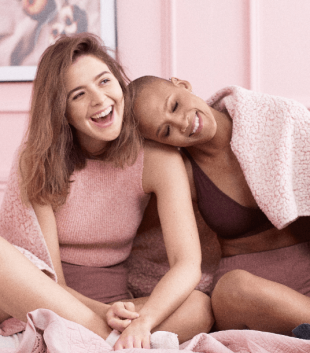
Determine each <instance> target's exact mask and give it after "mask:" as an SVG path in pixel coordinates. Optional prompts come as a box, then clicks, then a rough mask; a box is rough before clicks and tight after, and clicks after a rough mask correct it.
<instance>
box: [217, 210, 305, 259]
mask: <svg viewBox="0 0 310 353" xmlns="http://www.w3.org/2000/svg"><path fill="white" fill-rule="evenodd" d="M218 240H219V243H220V246H221V251H222V257H227V256H233V255H241V254H250V253H255V252H260V251H268V250H275V249H280V248H285V247H287V246H292V245H295V244H299V243H302V242H305V241H309V240H310V220H309V217H303V218H300V219H299V220H297V221H296V222H294V223H292V224H291V225H289V226H288V227H286V228H284V229H281V230H279V229H277V228H271V229H268V230H266V231H265V232H262V233H259V234H255V235H252V236H249V237H245V238H238V239H223V238H218Z"/></svg>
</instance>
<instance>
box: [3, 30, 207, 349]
mask: <svg viewBox="0 0 310 353" xmlns="http://www.w3.org/2000/svg"><path fill="white" fill-rule="evenodd" d="M127 83H128V80H127V77H126V75H125V73H124V71H123V69H122V67H121V66H120V64H119V63H118V62H117V61H116V60H114V59H113V58H112V57H111V56H110V55H109V54H108V53H107V50H106V48H105V47H104V46H103V45H102V43H101V42H100V41H99V39H98V38H97V37H95V36H93V35H90V34H80V35H74V36H69V37H66V36H64V37H62V38H60V39H59V40H58V41H56V43H55V44H53V45H52V46H50V47H49V48H48V49H47V50H46V51H45V52H44V54H43V56H42V58H41V61H40V64H39V66H38V71H37V75H36V79H35V81H34V87H33V95H32V103H31V112H30V122H29V127H28V130H27V134H26V137H25V139H24V142H23V144H22V146H21V149H20V158H19V161H20V162H19V168H18V169H17V170H15V172H14V173H15V174H14V173H12V180H13V179H14V177H15V181H16V180H18V181H19V184H18V190H17V189H14V187H13V186H12V187H10V186H9V188H8V192H7V196H6V197H5V199H4V202H3V206H2V211H1V212H2V215H3V216H4V219H5V218H7V219H10V220H12V222H11V221H10V222H7V223H5V222H4V221H3V222H2V225H1V227H0V229H1V235H2V236H3V237H5V238H6V239H7V240H8V241H9V242H11V243H13V244H14V245H16V246H18V247H19V249H20V248H22V249H21V250H23V249H24V250H25V251H26V252H27V251H28V252H29V251H30V252H31V253H32V255H35V257H36V261H37V262H36V261H34V262H35V263H38V262H40V261H41V265H42V261H43V262H44V263H45V265H44V266H43V267H41V269H43V270H44V272H46V273H49V275H50V276H51V277H53V278H57V284H56V283H55V282H53V281H51V280H50V279H49V278H48V277H47V276H46V275H45V274H43V273H42V272H40V271H38V270H37V269H35V268H33V267H32V265H31V264H30V263H28V262H27V260H26V259H25V258H23V257H22V258H21V257H20V256H19V253H18V252H17V251H16V250H15V249H10V246H9V244H8V243H6V241H5V240H3V247H4V249H6V248H7V249H8V252H9V253H10V254H11V255H12V256H13V258H14V259H16V262H19V263H20V264H24V265H22V266H23V268H21V273H23V278H25V279H27V278H31V281H30V282H27V281H26V280H23V281H22V282H21V283H20V285H17V286H16V282H15V280H14V279H13V278H14V274H13V273H11V272H10V271H13V269H12V270H8V271H9V273H6V276H5V279H6V281H8V283H9V285H7V286H6V287H5V288H4V287H2V288H1V291H0V292H2V294H1V296H2V300H1V303H0V319H1V321H4V320H5V319H7V318H9V317H11V316H14V317H17V318H19V319H22V320H25V318H26V313H27V312H28V311H30V310H34V309H36V308H38V307H41V308H48V309H51V310H54V311H55V312H56V313H58V314H59V315H60V316H63V317H65V318H68V319H70V320H73V321H76V322H78V323H81V324H83V325H84V326H86V327H88V328H90V329H92V330H93V331H95V332H96V333H97V334H99V335H100V336H101V337H103V338H106V337H107V336H108V335H109V333H110V331H111V329H112V328H114V329H117V330H119V331H122V334H121V336H120V338H119V339H118V341H117V343H116V345H115V349H121V348H131V347H138V348H139V347H145V348H148V347H149V345H150V333H151V332H152V331H154V330H167V331H173V332H176V333H178V334H179V339H180V341H181V342H182V341H185V340H187V339H189V338H191V337H192V336H193V335H195V334H197V333H199V332H206V331H208V330H209V329H210V327H211V325H212V323H213V319H212V314H211V311H210V302H209V298H208V297H207V296H206V295H204V294H203V293H199V292H195V291H193V290H194V288H195V286H196V284H197V283H198V282H199V279H200V275H201V272H200V262H201V254H200V245H199V238H198V232H197V227H196V223H195V218H194V215H193V210H192V206H191V198H190V190H189V185H188V180H187V176H186V171H185V168H184V164H183V162H182V159H181V157H180V155H179V153H178V151H177V150H176V149H174V148H170V147H162V146H161V145H157V144H156V143H152V142H147V143H144V144H142V140H141V138H140V136H139V134H138V132H137V129H136V126H135V121H134V120H132V114H130V111H128V107H130V105H129V104H127V99H128V97H127ZM158 146H160V148H159V147H158ZM10 182H11V183H13V181H10ZM14 190H15V191H16V190H17V191H16V192H17V194H18V193H19V195H20V198H21V200H22V202H21V203H18V202H19V198H18V197H17V196H18V195H17V196H16V194H14ZM151 193H154V194H155V195H156V197H157V201H158V212H159V215H160V219H161V224H162V228H163V232H164V237H165V243H166V249H167V255H168V258H169V262H170V267H171V269H170V271H168V273H167V274H166V275H165V276H164V277H163V279H162V280H161V281H160V282H159V283H158V285H157V286H156V288H155V289H154V291H153V292H152V294H151V295H150V297H149V298H140V299H138V300H135V299H131V297H130V294H129V293H128V290H127V283H126V282H127V273H126V269H125V267H124V264H123V262H124V260H125V259H126V258H127V257H128V256H129V254H130V251H131V245H132V241H133V238H134V237H135V234H136V230H137V228H138V226H139V224H140V221H141V219H142V215H143V212H144V209H145V207H146V204H147V202H148V200H149V195H150V194H151ZM10 202H11V203H10ZM16 203H18V206H16ZM8 205H10V206H8ZM14 212H15V213H14ZM1 241H2V239H1ZM1 255H2V261H5V260H6V252H4V251H3V252H2V254H1ZM28 255H29V254H28ZM30 258H31V259H33V256H32V257H31V256H30ZM7 260H8V259H7ZM8 261H9V260H8ZM14 268H15V267H14ZM39 268H40V267H39ZM38 273H40V275H39V274H38ZM10 278H11V279H10ZM10 281H11V282H10ZM10 283H11V284H10ZM21 292H22V293H23V298H24V300H23V301H20V300H18V298H20V297H19V294H18V293H21ZM14 298H15V299H16V300H13V299H14ZM128 301H130V302H129V303H128ZM112 302H117V303H115V304H113V305H109V304H108V303H112ZM133 303H135V305H136V307H134V304H133Z"/></svg>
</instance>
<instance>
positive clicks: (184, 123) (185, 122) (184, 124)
mask: <svg viewBox="0 0 310 353" xmlns="http://www.w3.org/2000/svg"><path fill="white" fill-rule="evenodd" d="M188 124H189V118H188V117H187V116H185V118H183V119H182V125H181V132H182V133H183V134H184V132H185V131H186V129H187V128H188Z"/></svg>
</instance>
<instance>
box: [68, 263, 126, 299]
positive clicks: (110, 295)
mask: <svg viewBox="0 0 310 353" xmlns="http://www.w3.org/2000/svg"><path fill="white" fill-rule="evenodd" d="M62 269H63V273H64V276H65V280H66V284H67V286H68V287H70V288H72V289H75V290H76V291H77V292H79V293H81V294H83V295H85V296H86V297H88V298H91V299H95V300H98V301H100V302H102V303H111V302H114V301H118V300H123V299H130V298H131V295H130V293H129V291H128V289H127V277H128V271H127V268H126V267H125V266H124V264H123V263H121V264H118V265H114V266H110V267H92V266H79V265H72V264H68V263H66V262H62Z"/></svg>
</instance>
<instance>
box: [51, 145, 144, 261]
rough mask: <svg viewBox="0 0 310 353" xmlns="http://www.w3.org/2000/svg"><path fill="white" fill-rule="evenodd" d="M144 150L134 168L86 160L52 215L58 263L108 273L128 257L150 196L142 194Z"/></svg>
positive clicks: (72, 178) (73, 177)
mask: <svg viewBox="0 0 310 353" xmlns="http://www.w3.org/2000/svg"><path fill="white" fill-rule="evenodd" d="M143 157H144V153H143V149H141V152H140V153H139V155H138V158H137V160H136V162H135V163H134V164H133V165H132V166H126V167H125V168H124V169H122V168H116V167H115V166H114V164H113V163H108V162H102V161H97V160H87V165H86V167H85V168H84V169H83V170H80V171H77V172H74V174H73V175H72V177H71V180H73V182H72V183H71V185H70V194H69V195H68V197H67V200H66V203H65V204H64V205H63V206H62V207H61V208H59V210H57V212H56V213H55V216H56V223H57V231H58V238H59V244H60V256H61V261H64V262H67V263H69V264H75V265H83V266H95V267H107V266H112V265H115V264H118V263H120V262H122V261H124V260H125V259H127V257H128V256H129V254H130V251H131V247H132V241H133V238H134V237H135V235H136V231H137V229H138V227H139V225H140V222H141V219H142V216H143V212H144V210H145V207H146V205H147V203H148V201H149V197H150V196H149V195H147V194H145V193H144V191H143V188H142V172H143Z"/></svg>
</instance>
